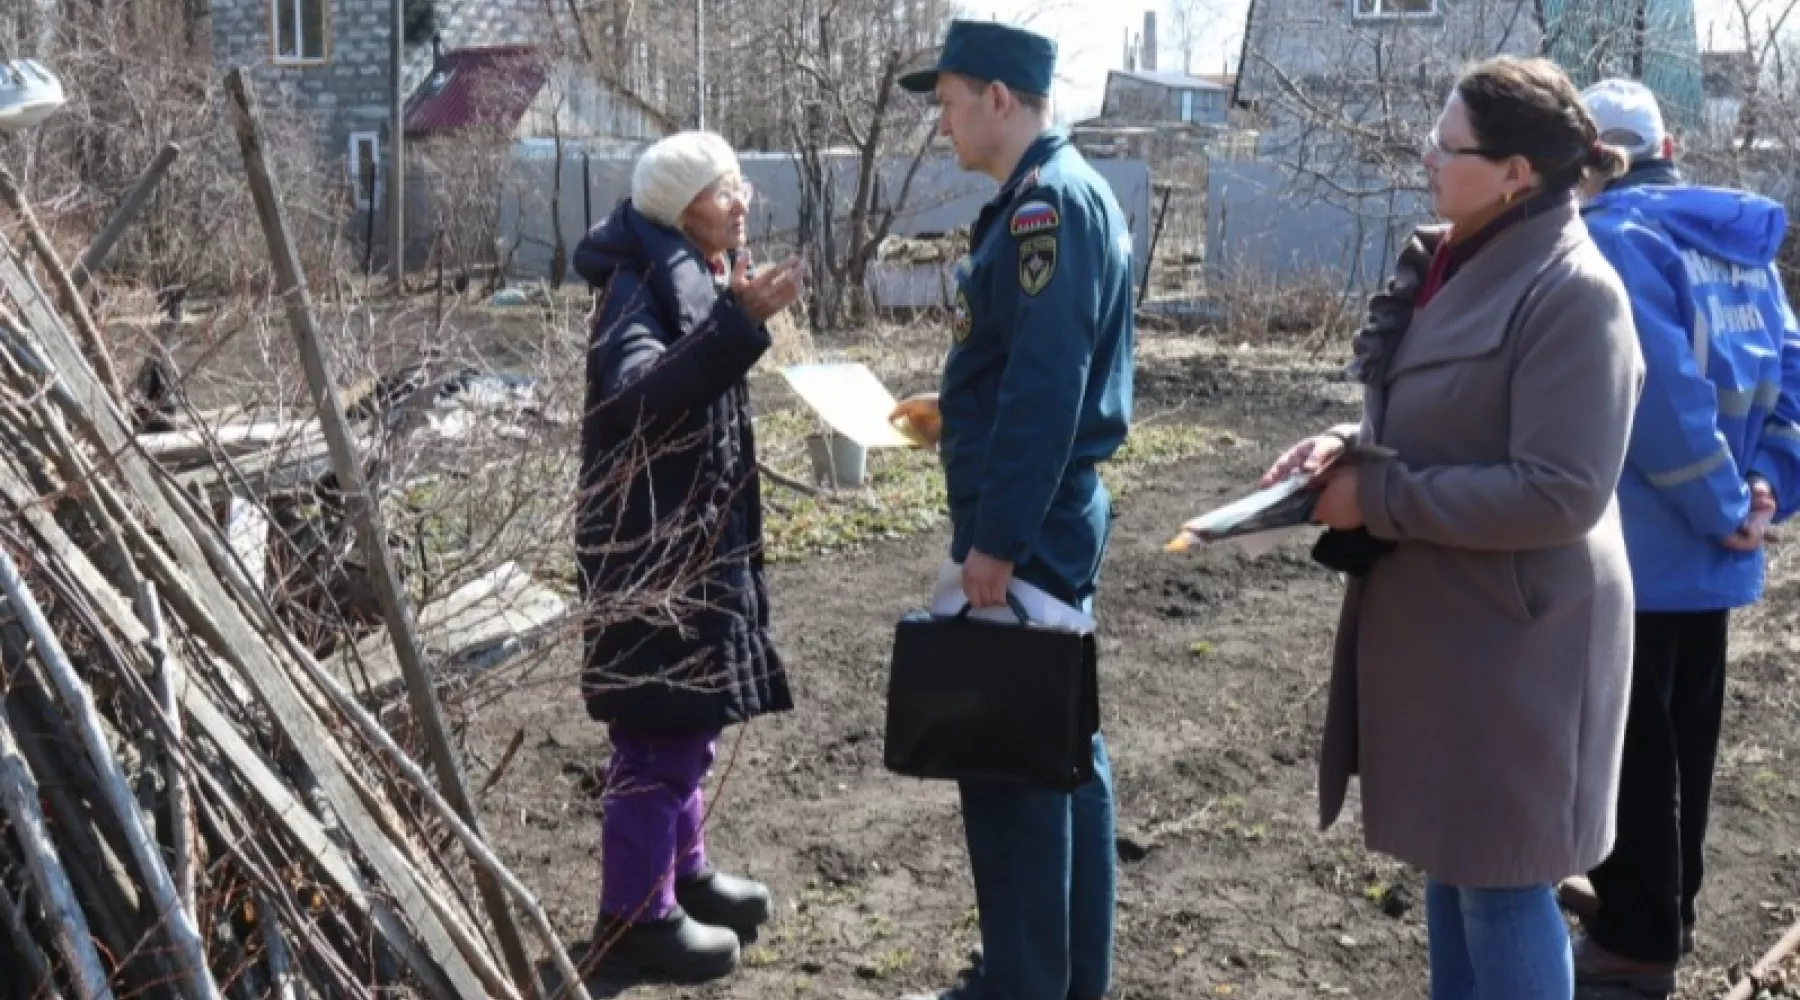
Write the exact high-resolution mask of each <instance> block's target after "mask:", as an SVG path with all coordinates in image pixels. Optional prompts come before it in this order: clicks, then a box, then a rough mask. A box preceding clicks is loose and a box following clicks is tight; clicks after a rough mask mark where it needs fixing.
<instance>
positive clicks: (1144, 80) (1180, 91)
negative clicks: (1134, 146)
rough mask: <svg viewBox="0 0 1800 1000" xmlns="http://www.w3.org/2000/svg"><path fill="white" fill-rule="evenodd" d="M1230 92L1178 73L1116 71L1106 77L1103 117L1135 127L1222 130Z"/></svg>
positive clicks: (1102, 106) (1102, 108) (1222, 87)
mask: <svg viewBox="0 0 1800 1000" xmlns="http://www.w3.org/2000/svg"><path fill="white" fill-rule="evenodd" d="M1230 98H1231V89H1230V88H1229V87H1226V86H1224V85H1221V84H1218V83H1215V82H1213V81H1212V80H1208V79H1206V78H1205V77H1199V76H1190V75H1188V74H1187V73H1182V72H1177V71H1158V70H1113V71H1111V72H1109V73H1107V74H1106V98H1105V100H1104V101H1103V102H1102V104H1101V109H1100V116H1101V117H1102V118H1105V119H1107V120H1108V121H1113V122H1121V123H1126V122H1128V123H1130V124H1134V125H1169V124H1184V125H1216V126H1220V127H1223V126H1224V125H1225V122H1226V112H1227V111H1228V109H1229V106H1230Z"/></svg>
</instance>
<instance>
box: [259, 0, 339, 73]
mask: <svg viewBox="0 0 1800 1000" xmlns="http://www.w3.org/2000/svg"><path fill="white" fill-rule="evenodd" d="M330 9H331V0H269V18H270V20H271V22H272V23H271V24H270V32H269V33H270V34H271V35H272V36H274V39H275V61H276V62H284V63H303V62H324V61H325V36H326V33H327V32H326V29H327V27H328V22H327V18H328V17H329V12H330Z"/></svg>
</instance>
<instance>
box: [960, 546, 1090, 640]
mask: <svg viewBox="0 0 1800 1000" xmlns="http://www.w3.org/2000/svg"><path fill="white" fill-rule="evenodd" d="M1006 592H1007V593H1009V594H1011V595H1012V596H1014V597H1016V598H1018V599H1019V606H1020V607H1022V608H1024V609H1025V613H1026V614H1028V615H1030V616H1031V623H1032V624H1033V625H1037V626H1040V627H1043V628H1054V629H1062V630H1063V631H1065V632H1080V633H1082V634H1083V635H1086V634H1087V633H1089V632H1092V631H1093V630H1094V616H1092V615H1090V614H1088V613H1087V612H1085V611H1082V610H1081V609H1079V608H1074V607H1070V606H1069V605H1067V604H1064V603H1063V602H1061V601H1059V600H1057V599H1056V598H1054V597H1051V596H1050V595H1049V594H1047V593H1045V592H1044V591H1043V590H1042V589H1041V588H1038V587H1034V586H1032V585H1031V584H1029V583H1026V582H1024V581H1022V580H1016V579H1015V580H1013V581H1012V582H1011V583H1008V584H1007V585H1006ZM968 602H969V599H968V597H967V596H965V595H964V594H963V589H962V564H961V563H959V562H953V561H951V560H949V559H946V560H944V562H943V564H942V565H940V566H938V578H937V586H935V587H933V588H932V591H931V613H932V614H934V615H937V616H939V617H946V616H949V615H954V614H956V613H957V612H959V611H961V610H962V607H963V605H964V604H967V603H968ZM969 617H970V618H976V619H980V620H982V621H991V622H1001V623H1004V624H1012V623H1015V622H1017V621H1018V620H1019V617H1018V615H1017V614H1015V613H1014V612H1013V610H1012V608H1011V607H1010V606H1008V607H1004V608H982V609H980V610H977V611H971V612H969Z"/></svg>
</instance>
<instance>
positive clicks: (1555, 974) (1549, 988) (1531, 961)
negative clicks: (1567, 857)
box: [1425, 879, 1575, 1000]
mask: <svg viewBox="0 0 1800 1000" xmlns="http://www.w3.org/2000/svg"><path fill="white" fill-rule="evenodd" d="M1425 929H1426V932H1427V935H1428V937H1429V939H1430V950H1431V1000H1571V998H1573V997H1574V995H1575V966H1574V960H1573V958H1571V956H1570V954H1569V930H1568V925H1566V924H1564V923H1563V919H1562V913H1561V912H1559V911H1558V910H1557V908H1556V893H1555V890H1553V889H1552V888H1551V887H1550V886H1549V885H1532V886H1525V887H1523V888H1517V889H1465V888H1462V887H1460V886H1454V885H1445V884H1444V883H1442V882H1439V881H1437V880H1436V879H1431V880H1429V881H1427V882H1426V885H1425Z"/></svg>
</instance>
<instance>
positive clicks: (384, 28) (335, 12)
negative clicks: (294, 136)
mask: <svg viewBox="0 0 1800 1000" xmlns="http://www.w3.org/2000/svg"><path fill="white" fill-rule="evenodd" d="M388 4H389V0H331V12H330V15H329V18H328V20H329V23H328V24H327V26H326V27H327V31H328V36H327V37H328V39H329V43H328V46H327V54H326V59H325V61H324V62H322V63H308V64H303V65H285V64H281V63H277V62H275V60H274V45H275V42H274V38H273V37H272V35H271V27H272V25H271V21H270V13H269V12H270V7H271V4H270V3H269V0H213V5H212V11H213V19H212V20H213V60H214V63H215V64H216V65H218V66H220V67H221V68H224V67H231V66H243V67H245V68H247V69H248V70H249V71H250V76H251V78H252V79H253V80H255V82H256V85H257V87H258V88H259V89H262V90H264V91H266V92H268V94H269V95H270V96H277V95H278V96H279V97H281V99H282V100H283V101H284V102H286V103H288V104H289V105H290V106H292V107H295V108H302V109H306V110H308V111H310V112H312V113H313V115H314V117H315V119H316V124H317V127H318V129H319V140H320V144H321V146H322V147H323V149H324V151H325V152H327V153H329V154H330V155H332V156H334V157H336V160H335V162H336V163H337V164H339V170H338V176H339V177H342V178H344V179H345V182H346V183H348V181H349V176H350V175H349V155H350V145H349V144H350V134H351V133H352V132H378V133H382V134H383V135H385V134H386V132H387V128H386V125H387V114H388V103H387V102H388V99H387V82H388V70H387V65H388V38H389V37H390V32H389V30H388V27H389V15H388V11H389V6H388ZM385 142H386V140H385V139H384V140H383V143H384V145H385ZM384 162H385V157H384Z"/></svg>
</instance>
